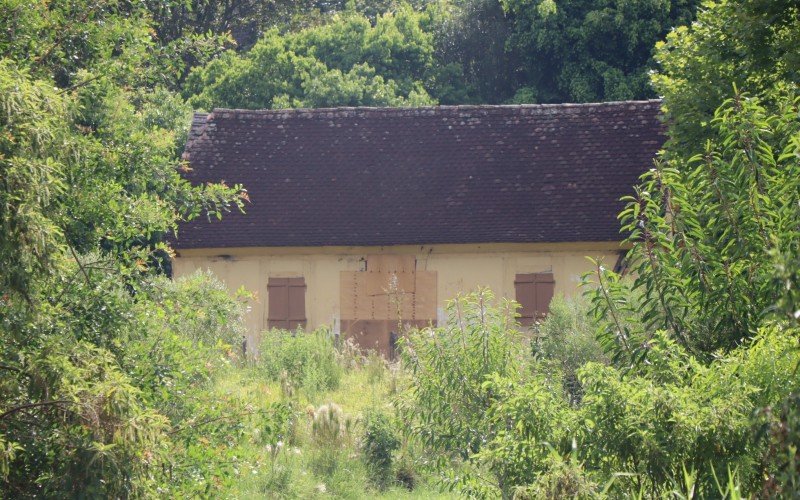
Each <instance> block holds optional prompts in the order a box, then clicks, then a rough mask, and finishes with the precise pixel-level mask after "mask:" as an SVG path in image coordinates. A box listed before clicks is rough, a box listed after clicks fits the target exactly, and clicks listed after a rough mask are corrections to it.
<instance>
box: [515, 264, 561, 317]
mask: <svg viewBox="0 0 800 500" xmlns="http://www.w3.org/2000/svg"><path fill="white" fill-rule="evenodd" d="M555 287H556V282H555V280H554V279H553V273H532V274H518V275H517V276H516V278H515V279H514V288H515V289H516V293H517V302H519V304H520V306H522V307H521V308H520V311H519V313H520V318H519V322H520V324H521V325H522V326H530V325H532V324H533V322H534V321H536V320H537V319H541V318H542V317H544V315H546V314H547V313H548V312H549V311H550V301H551V300H552V299H553V293H554V291H555Z"/></svg>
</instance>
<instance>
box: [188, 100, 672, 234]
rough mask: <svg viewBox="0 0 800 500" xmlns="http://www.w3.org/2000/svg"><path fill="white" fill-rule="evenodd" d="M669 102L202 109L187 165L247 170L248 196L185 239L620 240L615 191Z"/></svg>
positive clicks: (646, 156) (653, 142)
mask: <svg viewBox="0 0 800 500" xmlns="http://www.w3.org/2000/svg"><path fill="white" fill-rule="evenodd" d="M659 107H660V102H659V101H636V102H619V103H603V104H560V105H523V106H442V107H431V108H336V109H313V110H263V111H248V110H229V109H215V110H214V111H213V112H212V113H211V114H209V115H202V114H197V115H195V119H194V121H193V125H192V131H191V133H190V136H189V141H188V143H187V147H186V153H185V157H186V158H187V159H188V160H189V162H190V165H191V167H192V168H193V171H192V172H191V173H190V174H188V178H189V179H190V180H191V181H193V182H196V183H199V182H207V181H219V180H225V181H226V182H227V183H229V184H233V183H241V184H243V185H244V186H245V187H246V188H247V190H248V192H249V195H250V198H251V200H252V203H251V204H249V205H248V206H247V213H246V214H244V215H243V214H238V213H235V214H229V215H227V216H226V217H224V218H223V220H222V221H221V222H218V221H211V222H209V221H208V220H206V219H199V220H195V221H193V222H190V223H185V224H182V225H181V228H180V231H179V233H178V236H179V239H178V240H177V241H176V242H175V246H176V247H177V248H179V249H181V248H216V247H250V246H328V245H399V244H434V243H489V242H568V241H616V240H619V239H620V235H619V223H618V221H617V219H616V216H617V213H618V212H619V211H620V209H621V208H622V203H621V202H620V201H619V199H620V197H622V196H624V195H627V194H631V192H632V188H631V186H632V185H634V184H635V183H636V181H637V178H638V176H639V175H641V174H642V173H643V172H644V171H645V170H646V169H648V168H649V167H650V165H651V163H652V160H653V158H654V156H655V154H656V152H657V151H658V149H659V148H660V147H661V145H662V144H663V141H664V137H663V135H662V132H663V127H662V125H661V123H660V121H659Z"/></svg>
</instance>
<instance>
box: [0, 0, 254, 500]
mask: <svg viewBox="0 0 800 500" xmlns="http://www.w3.org/2000/svg"><path fill="white" fill-rule="evenodd" d="M0 20H1V22H2V28H3V29H1V30H0V225H1V226H2V231H0V496H4V497H5V496H9V497H11V496H48V497H51V496H76V497H87V496H111V497H130V496H144V495H148V494H149V495H152V494H154V492H155V488H156V487H157V486H159V484H158V483H166V481H165V480H164V479H163V478H157V477H156V476H158V474H163V473H166V472H167V471H168V470H169V469H168V466H169V465H170V464H171V461H172V460H173V459H174V456H175V455H180V454H179V453H175V450H176V446H178V444H177V443H176V442H175V441H172V440H171V438H170V436H171V435H172V434H177V433H178V430H176V429H182V428H183V427H184V425H183V420H185V419H186V418H187V415H188V414H190V413H191V412H189V411H177V408H179V407H182V408H186V406H187V405H190V404H191V402H192V401H194V399H192V398H187V399H181V398H186V395H187V394H189V393H190V392H193V391H198V392H200V391H199V386H200V385H201V384H202V381H203V380H205V379H206V375H207V374H208V372H209V371H210V370H213V369H214V368H215V367H218V366H219V365H220V362H221V361H222V360H223V359H224V357H225V356H227V353H228V349H229V348H228V347H226V345H230V343H232V342H238V336H239V333H236V330H235V328H234V329H233V330H232V329H230V328H226V327H223V326H222V324H227V323H228V322H233V324H234V325H235V324H238V323H237V322H238V321H239V318H240V314H241V311H240V307H239V306H238V305H237V303H236V302H235V301H234V300H233V299H232V298H230V297H229V296H228V295H227V293H226V292H224V291H223V290H222V286H221V284H218V283H217V284H213V283H211V282H209V281H207V278H202V280H201V281H203V283H205V284H207V285H197V283H195V282H185V283H182V284H180V285H172V284H170V283H169V282H168V281H167V280H166V279H165V278H164V277H161V276H159V273H160V272H161V268H160V266H158V265H153V264H158V263H161V262H163V259H164V258H165V257H166V256H168V254H169V252H170V250H169V248H168V246H167V245H166V244H165V243H164V242H163V237H164V235H165V234H167V233H169V232H172V231H174V229H175V227H176V225H177V223H178V222H179V221H181V220H186V219H189V218H192V217H197V216H200V215H208V216H211V215H219V214H221V213H222V212H224V211H225V210H229V209H235V208H236V207H237V206H241V205H242V203H243V200H242V198H241V195H242V193H241V192H240V190H239V189H238V188H236V187H233V188H231V187H227V186H224V185H221V184H211V185H207V186H191V185H189V184H188V183H187V182H186V181H184V180H182V178H181V176H180V170H179V169H180V168H181V162H180V160H179V157H178V153H179V150H180V144H181V143H182V142H183V139H182V136H183V134H185V129H186V126H187V122H188V113H189V110H188V108H187V107H186V106H185V105H184V103H183V102H182V100H181V99H180V98H179V97H178V96H175V95H173V94H171V93H170V92H169V91H168V90H166V89H165V88H164V86H162V85H161V83H163V82H167V83H168V80H169V79H170V78H174V76H175V73H174V72H173V71H171V69H170V63H167V64H166V65H165V64H162V63H161V61H160V60H159V57H158V56H159V55H160V51H159V47H158V46H157V45H156V44H155V43H154V41H153V40H152V38H151V25H150V22H151V20H150V17H149V15H148V13H147V12H146V10H144V9H142V8H140V7H133V6H131V5H129V4H128V3H125V2H116V1H114V0H107V1H80V0H73V1H68V2H56V3H52V2H45V1H41V2H19V1H17V0H4V1H3V2H2V3H0ZM209 283H210V284H209ZM195 286H200V287H201V288H203V287H204V292H203V294H202V297H203V299H202V300H201V301H199V302H196V303H194V304H192V305H191V307H186V308H180V307H176V305H175V304H176V302H177V301H186V302H189V298H188V297H187V295H190V296H191V295H193V294H191V293H190V292H191V289H192V287H195ZM159 291H160V293H159ZM207 315H214V317H215V318H217V319H218V321H217V322H202V321H201V317H205V318H207V317H208V316H207ZM166 317H169V318H170V320H169V321H167V320H165V318H166ZM200 323H202V326H200ZM192 326H195V327H196V328H195V330H196V329H199V328H202V329H204V330H206V332H205V335H204V336H202V337H200V336H198V335H197V334H196V331H195V330H193V329H192ZM162 349H163V350H162ZM181 352H188V353H190V354H189V355H185V356H181V355H180V353H181ZM154 381H161V382H164V381H169V384H164V385H162V384H160V383H158V382H154ZM217 416H218V415H217ZM154 471H156V472H154ZM154 474H155V475H154ZM179 475H180V473H179ZM209 480H210V478H209ZM178 483H180V481H178Z"/></svg>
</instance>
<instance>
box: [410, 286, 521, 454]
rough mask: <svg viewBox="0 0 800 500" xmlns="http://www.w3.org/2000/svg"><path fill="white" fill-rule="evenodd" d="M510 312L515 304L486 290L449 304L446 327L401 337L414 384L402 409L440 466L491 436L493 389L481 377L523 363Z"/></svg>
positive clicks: (512, 370) (513, 370)
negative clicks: (488, 413) (488, 414)
mask: <svg viewBox="0 0 800 500" xmlns="http://www.w3.org/2000/svg"><path fill="white" fill-rule="evenodd" d="M514 313H515V306H514V304H513V303H512V302H509V301H506V300H502V301H500V302H499V303H497V302H495V300H494V295H493V294H492V292H491V291H489V290H485V289H483V290H479V291H477V292H473V293H470V294H467V295H459V296H458V297H456V299H455V300H453V301H451V302H449V303H448V304H447V322H446V323H445V325H443V326H441V327H439V328H426V329H423V330H417V331H412V332H410V333H409V334H408V335H407V336H406V337H403V338H401V339H400V347H401V349H400V352H401V356H402V362H403V364H404V366H405V367H406V368H408V370H409V371H410V384H411V385H410V388H409V390H408V391H407V392H406V393H405V395H404V397H403V398H402V399H401V410H402V414H403V417H404V418H405V419H406V421H407V422H409V423H410V426H409V428H408V431H409V432H410V433H411V434H412V435H414V436H416V437H418V438H419V439H421V441H422V443H423V444H424V445H425V446H426V447H428V449H429V450H428V452H429V453H430V457H431V459H432V460H433V461H435V462H437V463H438V464H440V465H441V466H442V467H444V466H445V464H446V463H447V462H448V460H449V459H450V458H452V457H458V458H460V459H462V460H466V459H467V458H469V456H470V455H471V454H473V453H476V452H478V451H479V450H480V449H481V446H482V445H483V443H485V442H486V440H487V439H490V438H491V435H490V433H491V429H490V427H489V426H488V425H487V421H486V417H485V414H486V411H487V410H488V409H489V407H490V405H491V402H492V394H491V392H490V391H488V390H487V388H486V387H485V386H484V382H485V381H486V378H487V377H488V376H490V375H500V376H513V375H515V374H516V373H517V371H518V369H519V367H520V366H521V363H522V357H523V352H524V348H523V343H522V340H521V336H520V335H519V332H518V330H517V325H516V323H515V320H514Z"/></svg>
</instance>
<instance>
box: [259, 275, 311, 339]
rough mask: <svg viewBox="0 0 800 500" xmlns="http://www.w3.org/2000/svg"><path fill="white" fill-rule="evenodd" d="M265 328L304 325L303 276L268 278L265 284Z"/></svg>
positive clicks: (292, 328) (304, 283) (304, 291)
mask: <svg viewBox="0 0 800 500" xmlns="http://www.w3.org/2000/svg"><path fill="white" fill-rule="evenodd" d="M267 292H268V295H269V317H268V318H267V328H283V329H286V330H294V329H295V328H297V327H298V326H299V327H302V328H305V326H306V282H305V280H304V279H303V278H270V279H269V283H268V284H267Z"/></svg>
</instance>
